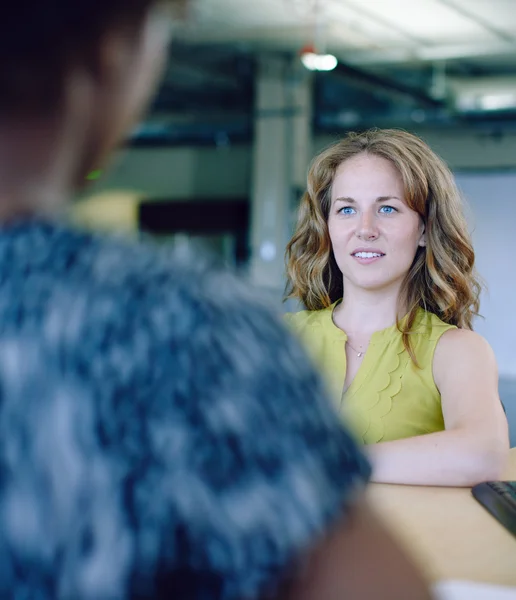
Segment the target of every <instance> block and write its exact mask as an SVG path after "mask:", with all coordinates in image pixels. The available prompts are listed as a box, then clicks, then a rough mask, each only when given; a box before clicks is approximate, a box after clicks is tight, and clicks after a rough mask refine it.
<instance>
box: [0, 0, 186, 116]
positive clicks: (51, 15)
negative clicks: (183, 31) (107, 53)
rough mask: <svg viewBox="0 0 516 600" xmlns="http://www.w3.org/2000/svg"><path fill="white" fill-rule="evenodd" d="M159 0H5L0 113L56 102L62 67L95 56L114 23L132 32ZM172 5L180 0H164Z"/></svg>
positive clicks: (40, 109) (47, 107)
mask: <svg viewBox="0 0 516 600" xmlns="http://www.w3.org/2000/svg"><path fill="white" fill-rule="evenodd" d="M160 1H162V0H6V2H3V3H2V10H1V13H0V90H1V93H0V115H2V114H4V115H5V114H6V113H7V114H10V113H12V112H13V111H18V112H29V113H33V112H43V111H48V110H50V109H51V108H55V107H56V105H57V104H58V103H59V100H60V95H61V93H62V87H63V82H64V79H65V76H66V73H67V72H68V70H69V69H70V67H71V66H73V65H74V64H77V63H80V62H84V63H88V62H92V63H93V61H95V50H96V48H97V47H98V42H99V40H100V39H101V38H102V36H103V35H104V34H105V32H106V31H109V30H110V29H111V28H113V27H122V28H127V29H128V31H129V32H130V31H131V30H132V31H133V32H135V31H136V30H137V27H138V25H139V24H140V23H141V21H142V19H143V18H144V16H145V14H146V13H147V11H148V10H149V9H150V8H152V6H153V5H154V4H158V2H160ZM167 2H168V3H169V4H170V5H171V6H173V7H180V5H183V4H184V2H183V0H167Z"/></svg>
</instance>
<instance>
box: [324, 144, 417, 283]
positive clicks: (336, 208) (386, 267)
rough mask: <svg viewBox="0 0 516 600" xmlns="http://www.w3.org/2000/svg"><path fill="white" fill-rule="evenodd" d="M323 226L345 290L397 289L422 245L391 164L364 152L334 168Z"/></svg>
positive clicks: (399, 181)
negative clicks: (325, 225) (329, 202)
mask: <svg viewBox="0 0 516 600" xmlns="http://www.w3.org/2000/svg"><path fill="white" fill-rule="evenodd" d="M328 228H329V234H330V239H331V244H332V249H333V253H334V256H335V260H336V262H337V265H338V267H339V269H340V271H341V272H342V275H343V278H344V288H345V289H346V288H348V289H349V287H350V286H352V287H355V288H362V289H368V290H382V289H385V290H396V289H398V290H399V287H400V286H401V284H402V282H403V280H404V278H405V276H406V274H407V273H408V271H409V269H410V267H411V265H412V263H413V261H414V258H415V255H416V252H417V249H418V247H419V246H424V245H425V240H424V226H423V223H422V221H421V218H420V217H419V215H418V213H416V212H415V211H414V210H412V209H410V208H409V207H408V205H407V203H406V202H405V199H404V189H403V182H402V179H401V176H400V174H399V172H398V171H397V169H396V167H395V166H394V165H393V163H391V162H390V161H388V160H386V159H384V158H381V157H379V156H375V155H370V154H359V155H357V156H354V157H353V158H350V159H348V160H346V161H345V162H343V163H342V164H341V165H340V166H339V168H338V169H337V172H336V174H335V179H334V181H333V186H332V190H331V207H330V213H329V217H328Z"/></svg>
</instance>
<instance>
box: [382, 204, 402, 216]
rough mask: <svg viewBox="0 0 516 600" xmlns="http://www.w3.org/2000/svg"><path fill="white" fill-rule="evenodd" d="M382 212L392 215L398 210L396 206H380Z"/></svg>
mask: <svg viewBox="0 0 516 600" xmlns="http://www.w3.org/2000/svg"><path fill="white" fill-rule="evenodd" d="M380 212H381V213H383V214H384V215H392V214H393V213H395V212H398V211H397V210H396V209H395V208H394V206H382V207H381V208H380Z"/></svg>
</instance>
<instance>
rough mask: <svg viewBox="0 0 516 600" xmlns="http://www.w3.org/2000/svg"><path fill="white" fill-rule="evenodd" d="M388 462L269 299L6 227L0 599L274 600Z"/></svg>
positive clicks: (64, 231)
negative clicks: (370, 446) (351, 422)
mask: <svg viewBox="0 0 516 600" xmlns="http://www.w3.org/2000/svg"><path fill="white" fill-rule="evenodd" d="M368 476H369V465H368V464H367V463H366V461H365V460H364V458H363V457H362V455H361V454H360V453H359V451H358V450H357V448H356V447H355V445H354V443H353V442H352V441H351V439H350V437H349V436H348V434H347V433H346V432H345V431H343V430H342V429H341V426H340V425H339V423H338V419H337V418H336V416H335V414H334V413H333V412H332V409H331V408H330V407H329V405H328V404H327V402H326V398H325V395H324V393H323V391H322V389H321V384H320V382H319V379H318V378H317V377H316V376H315V375H314V372H313V370H312V368H311V367H310V366H309V362H308V360H307V359H306V358H305V355H304V353H303V352H302V351H301V350H300V349H299V347H298V345H297V344H296V343H295V342H294V341H292V339H291V338H290V336H289V335H288V334H287V333H286V332H285V330H284V329H283V328H282V326H281V325H280V323H279V322H278V320H277V319H276V318H275V317H273V316H272V315H271V313H270V312H269V310H268V309H267V308H266V307H264V306H263V305H262V304H261V303H260V302H259V301H258V300H256V297H255V294H254V293H253V292H252V291H250V290H248V289H246V287H245V286H244V284H242V283H239V282H237V281H236V280H235V279H234V278H233V276H231V275H229V274H227V273H225V272H223V271H221V270H219V269H218V268H215V267H213V266H212V265H211V264H209V263H208V262H206V261H200V260H190V259H188V260H186V259H178V258H175V257H174V256H173V255H172V254H171V253H170V252H169V251H165V250H162V249H157V248H156V247H154V245H152V244H150V243H148V242H129V241H121V240H115V239H109V238H103V237H100V236H95V235H91V234H86V233H80V232H76V231H74V230H72V229H69V228H67V227H66V226H64V225H62V224H55V223H50V222H42V221H40V222H38V221H35V220H34V221H26V222H19V223H17V224H14V225H11V226H5V227H3V228H2V229H0V597H1V598H8V597H9V598H15V599H19V600H21V599H24V600H25V599H27V600H29V599H30V600H32V599H34V600H49V599H50V598H59V599H61V598H62V599H73V600H118V599H125V598H165V597H166V598H184V599H188V600H190V599H199V600H212V599H219V598H220V599H228V600H229V599H236V598H249V599H251V598H255V597H259V595H260V594H261V593H262V592H263V590H265V589H268V588H273V587H274V586H275V585H276V584H277V583H278V582H279V581H280V579H281V578H282V577H283V576H284V574H285V572H286V571H285V570H286V568H287V567H288V565H289V564H291V562H292V561H293V560H294V559H295V558H296V556H297V555H298V554H299V552H300V551H302V550H303V549H304V548H306V547H307V546H308V545H309V544H310V543H312V542H313V540H315V539H316V537H317V536H318V535H319V534H320V533H321V532H323V531H324V530H325V529H326V528H327V527H328V526H329V524H330V523H331V522H332V521H333V520H335V519H337V518H338V516H339V515H340V514H341V512H342V511H344V514H345V509H346V504H347V502H349V501H350V499H351V497H352V494H353V493H354V490H355V489H356V487H357V485H361V484H363V482H364V481H365V480H366V479H367V477H368Z"/></svg>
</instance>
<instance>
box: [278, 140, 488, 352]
mask: <svg viewBox="0 0 516 600" xmlns="http://www.w3.org/2000/svg"><path fill="white" fill-rule="evenodd" d="M358 154H372V155H375V156H380V157H382V158H385V159H387V160H389V161H391V162H392V163H393V164H394V166H395V167H396V168H397V170H398V172H399V173H400V175H401V178H402V180H403V186H404V190H405V201H406V202H407V204H408V206H409V207H410V208H411V209H412V210H415V211H416V212H417V213H418V214H419V215H420V217H421V219H422V220H423V223H424V225H425V234H426V235H425V237H426V247H424V248H419V249H418V251H417V253H416V256H415V258H414V262H413V263H412V266H411V268H410V270H409V272H408V273H407V276H406V278H405V280H404V282H403V286H402V290H401V294H400V299H399V300H400V302H403V303H406V307H407V309H408V313H407V314H408V318H407V320H406V321H405V322H404V325H403V327H402V326H401V325H400V322H399V321H398V329H400V331H401V332H402V334H403V343H404V344H405V348H406V349H407V351H408V352H409V353H410V355H411V357H412V359H413V360H414V362H416V361H415V357H414V354H413V352H412V350H411V348H410V342H409V334H410V330H411V328H412V326H413V324H414V320H415V318H416V315H417V312H418V309H419V308H420V307H421V308H423V309H425V310H427V311H429V312H432V313H435V314H436V315H437V316H438V317H439V318H440V319H442V320H443V321H444V322H445V323H449V324H451V325H457V326H458V327H460V328H465V329H471V328H472V322H473V318H474V316H476V315H478V310H479V296H480V291H481V284H480V282H479V280H478V277H477V275H476V272H475V269H474V262H475V253H474V251H473V246H472V242H471V238H470V235H469V231H468V226H467V222H466V218H465V216H464V211H463V207H462V200H461V196H460V193H459V190H458V189H457V186H456V184H455V181H454V178H453V175H452V174H451V172H450V170H449V169H448V167H447V166H446V165H445V164H444V162H443V161H442V160H441V159H440V158H439V157H438V156H437V155H436V154H435V153H434V152H433V151H432V150H431V149H430V148H429V147H428V146H427V145H426V144H425V143H424V142H423V141H422V140H421V139H419V138H418V137H416V136H415V135H412V134H410V133H407V132H406V131H402V130H396V129H372V130H370V131H366V132H364V133H349V134H348V135H346V137H345V138H344V139H342V140H341V141H339V142H337V143H335V144H333V145H332V146H330V147H329V148H327V149H326V150H324V151H323V152H321V153H320V154H319V155H318V156H316V158H315V159H314V160H313V162H312V164H311V166H310V170H309V173H308V183H307V190H306V192H305V194H304V195H303V198H302V200H301V205H300V207H299V212H298V220H297V226H296V230H295V233H294V235H293V237H292V239H291V240H290V242H289V243H288V246H287V250H286V254H285V256H286V263H287V287H286V295H285V297H286V298H297V299H299V300H301V302H302V303H303V304H304V305H305V307H306V308H307V309H308V310H320V309H322V308H327V307H328V306H330V305H331V304H332V303H333V302H335V301H336V300H339V299H340V298H342V296H343V293H344V290H343V280H342V273H341V272H340V270H339V268H338V266H337V263H336V261H335V258H334V256H333V251H332V247H331V242H330V236H329V232H328V216H329V211H330V206H331V189H332V185H333V179H334V177H335V172H336V170H337V168H338V167H339V165H341V164H342V163H343V162H344V161H345V160H348V159H349V158H351V157H353V156H357V155H358Z"/></svg>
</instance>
